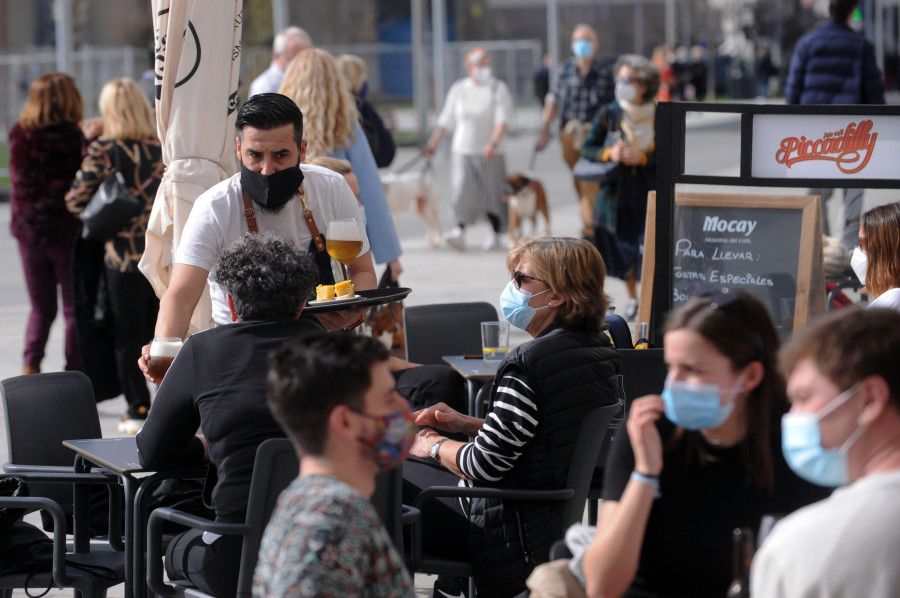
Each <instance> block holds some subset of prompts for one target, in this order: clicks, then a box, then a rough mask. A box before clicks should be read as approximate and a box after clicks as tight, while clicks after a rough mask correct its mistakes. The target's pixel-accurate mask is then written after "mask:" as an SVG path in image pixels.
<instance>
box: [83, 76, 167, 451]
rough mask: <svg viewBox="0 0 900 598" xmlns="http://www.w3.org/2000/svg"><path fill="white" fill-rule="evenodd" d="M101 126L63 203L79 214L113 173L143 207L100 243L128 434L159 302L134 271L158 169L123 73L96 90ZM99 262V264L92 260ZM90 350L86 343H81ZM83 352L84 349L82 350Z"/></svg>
mask: <svg viewBox="0 0 900 598" xmlns="http://www.w3.org/2000/svg"><path fill="white" fill-rule="evenodd" d="M100 115H101V117H102V118H103V132H102V133H101V135H100V138H98V139H96V140H94V141H92V142H91V144H90V145H89V146H88V148H87V153H86V154H85V156H84V160H83V161H82V163H81V169H79V170H78V173H77V174H76V175H75V180H74V181H73V182H72V188H71V189H70V190H69V192H68V194H66V206H67V207H68V208H69V211H70V212H72V213H73V214H76V215H77V214H80V213H81V212H82V211H83V210H84V208H85V206H86V205H87V204H88V202H90V200H91V198H92V197H93V196H94V193H95V192H96V191H97V189H98V188H99V187H100V185H101V184H102V183H103V181H105V180H106V179H107V178H109V177H114V176H116V173H119V172H121V173H122V177H123V179H124V181H125V185H126V186H127V187H128V190H129V191H131V193H132V194H133V195H134V196H135V197H136V198H138V199H140V200H141V201H143V202H144V210H143V211H142V212H141V213H140V214H138V215H137V216H135V217H133V218H131V219H129V220H128V221H127V222H126V223H125V224H124V225H123V226H122V228H121V229H120V230H119V232H118V233H116V235H115V236H114V237H113V238H112V239H109V240H108V241H106V243H105V251H104V255H103V258H102V259H103V266H104V268H103V271H102V277H103V283H102V284H101V287H102V288H105V291H106V301H105V302H104V303H107V304H108V305H106V306H101V307H103V309H104V310H105V311H107V312H108V313H107V316H106V318H105V321H106V322H107V323H111V328H112V331H113V337H114V344H115V348H114V352H115V371H116V373H117V374H118V379H119V384H120V385H121V389H122V392H123V393H124V394H125V400H126V401H127V402H128V413H127V414H126V415H125V417H124V418H122V421H121V422H120V423H119V432H123V433H128V434H135V433H137V431H138V430H139V429H140V428H141V426H142V425H143V423H144V420H146V419H147V412H148V410H149V409H150V392H149V391H148V389H147V383H146V382H145V381H144V377H143V375H141V371H140V370H139V369H137V368H136V367H134V356H135V355H138V354H140V352H141V346H142V345H143V344H144V343H146V342H147V339H148V338H153V327H154V324H155V323H156V316H157V312H158V311H159V300H158V299H157V298H156V294H155V293H154V292H153V287H152V286H150V282H149V281H148V280H147V279H146V278H145V277H144V275H143V274H142V273H141V272H140V271H139V270H138V267H137V266H138V262H139V261H140V260H141V255H143V253H144V239H145V235H146V233H147V221H148V220H149V218H150V210H151V209H152V208H153V201H154V199H155V198H156V190H157V189H158V188H159V184H160V181H162V175H163V161H162V148H161V147H160V143H159V139H158V138H157V136H156V124H155V123H154V121H153V116H152V110H151V108H150V103H149V102H148V101H147V96H146V95H145V94H144V92H143V91H142V90H141V88H140V86H139V85H138V84H137V83H136V82H135V81H134V80H132V79H131V78H129V77H122V78H121V79H113V80H112V81H110V82H108V83H107V84H106V85H104V86H103V90H102V91H101V92H100ZM98 267H99V265H98ZM84 348H85V349H87V350H90V348H89V347H84ZM85 354H87V351H85Z"/></svg>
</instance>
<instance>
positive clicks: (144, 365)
mask: <svg viewBox="0 0 900 598" xmlns="http://www.w3.org/2000/svg"><path fill="white" fill-rule="evenodd" d="M137 364H138V367H139V368H141V372H142V373H143V374H144V378H146V379H147V380H149V381H150V382H152V383H154V384H156V385H157V386H158V385H159V384H161V383H162V380H157V379H156V377H155V376H154V375H153V374H151V373H150V344H149V343H148V344H146V345H144V346H143V347H141V356H140V357H139V358H138V360H137Z"/></svg>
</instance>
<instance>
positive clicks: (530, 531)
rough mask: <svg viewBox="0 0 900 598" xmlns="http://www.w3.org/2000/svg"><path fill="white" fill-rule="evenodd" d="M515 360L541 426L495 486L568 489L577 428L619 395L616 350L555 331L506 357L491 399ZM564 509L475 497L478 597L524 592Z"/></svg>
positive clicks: (558, 531) (602, 340) (557, 534)
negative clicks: (531, 394)
mask: <svg viewBox="0 0 900 598" xmlns="http://www.w3.org/2000/svg"><path fill="white" fill-rule="evenodd" d="M512 364H516V365H517V366H518V367H520V368H521V369H522V370H523V371H525V372H528V378H529V383H530V384H532V385H533V388H534V391H535V396H536V398H537V404H538V409H539V414H538V415H539V424H538V428H537V432H536V434H535V436H534V438H533V439H532V440H531V442H530V443H529V444H528V446H527V447H526V449H525V452H524V453H523V454H522V456H521V457H520V458H519V460H518V461H517V463H516V466H515V467H514V468H513V469H512V470H510V471H509V472H508V473H507V475H505V476H504V478H503V480H502V481H501V482H499V483H498V484H494V486H499V487H509V488H536V489H552V488H562V487H564V486H565V481H566V476H567V475H568V470H569V462H570V461H571V459H572V451H573V450H574V448H575V440H576V438H577V436H578V426H579V425H580V424H581V422H582V421H584V417H585V416H586V414H587V413H588V412H589V411H590V410H591V409H592V408H594V407H598V406H602V405H610V404H613V403H615V402H616V401H617V400H618V398H617V394H616V388H617V387H616V383H615V376H616V374H618V373H619V371H620V366H619V356H618V352H617V351H616V349H615V348H614V347H613V346H612V345H611V343H610V341H609V338H608V337H607V336H606V334H603V333H589V332H582V331H579V330H575V329H572V328H568V327H564V326H559V327H554V328H551V329H549V330H546V331H544V333H543V334H541V336H539V337H537V338H536V339H534V340H533V341H531V342H528V343H525V344H523V345H520V346H519V347H517V348H516V349H515V350H513V351H512V352H511V353H510V354H509V356H508V357H507V358H506V360H504V362H503V363H502V364H501V365H500V369H499V371H498V373H497V376H495V378H494V388H492V389H491V391H492V392H491V401H493V400H494V397H495V391H496V386H497V383H498V381H499V380H501V379H502V378H503V374H504V370H505V369H507V368H508V367H509V366H510V365H512ZM489 409H490V407H489ZM476 485H478V484H476ZM561 509H562V504H561V503H558V502H553V503H538V502H517V501H500V500H497V499H474V500H473V501H472V505H471V515H470V518H469V519H470V521H471V523H472V528H471V532H470V536H469V544H470V549H471V554H472V557H473V558H472V563H473V567H474V571H475V582H476V584H477V587H478V593H479V594H480V595H483V596H491V597H492V598H494V597H497V598H503V597H505V596H514V595H516V594H518V593H520V592H522V591H524V590H525V579H526V578H527V577H528V575H529V574H530V573H531V570H532V569H534V567H535V566H536V565H538V564H540V563H544V562H547V560H549V551H550V545H551V544H552V543H553V542H554V541H555V540H558V539H559V538H561V537H562V535H563V533H564V531H565V530H563V529H562V521H561Z"/></svg>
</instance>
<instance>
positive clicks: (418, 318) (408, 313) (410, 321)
mask: <svg viewBox="0 0 900 598" xmlns="http://www.w3.org/2000/svg"><path fill="white" fill-rule="evenodd" d="M495 320H497V309H496V308H495V307H494V306H493V305H491V304H490V303H487V302H485V301H478V302H474V303H436V304H433V305H414V306H412V307H406V308H404V309H403V330H404V331H406V359H407V361H411V362H413V363H423V364H427V363H430V364H434V363H437V364H441V363H444V362H443V360H442V359H441V358H442V357H443V356H444V355H468V354H478V355H481V323H482V322H490V321H495Z"/></svg>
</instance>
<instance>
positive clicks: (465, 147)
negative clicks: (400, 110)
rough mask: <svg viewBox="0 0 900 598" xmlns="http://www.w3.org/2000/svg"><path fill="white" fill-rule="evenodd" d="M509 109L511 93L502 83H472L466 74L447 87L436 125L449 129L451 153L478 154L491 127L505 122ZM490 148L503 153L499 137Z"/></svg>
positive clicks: (488, 137)
mask: <svg viewBox="0 0 900 598" xmlns="http://www.w3.org/2000/svg"><path fill="white" fill-rule="evenodd" d="M512 108H513V102H512V95H510V93H509V88H508V87H507V86H506V83H504V82H503V81H501V80H499V79H494V78H491V80H490V81H487V82H486V83H476V82H475V81H473V80H472V78H471V77H466V78H465V79H460V80H459V81H457V82H456V83H454V84H453V86H452V87H450V91H448V92H447V100H446V102H444V108H443V110H441V115H440V116H439V117H438V122H437V124H438V126H439V127H441V128H442V129H446V130H448V131H453V144H452V149H453V152H454V153H457V154H481V152H482V150H484V146H485V145H487V142H488V141H489V140H490V138H491V132H492V131H493V130H494V127H495V126H497V125H498V124H500V123H508V122H509V116H510V114H511V113H512ZM494 151H495V152H496V153H498V154H502V153H503V141H502V140H501V141H500V143H499V144H498V145H497V147H496V148H495V150H494Z"/></svg>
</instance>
